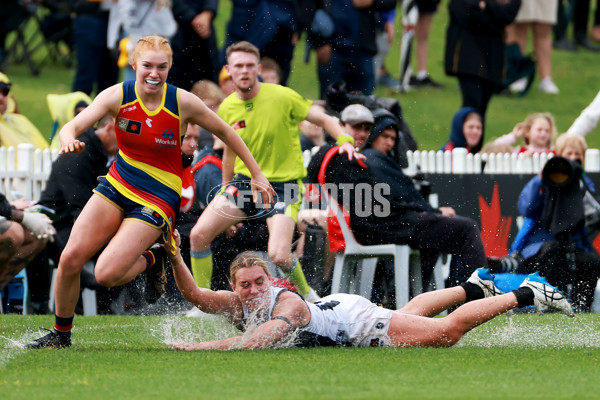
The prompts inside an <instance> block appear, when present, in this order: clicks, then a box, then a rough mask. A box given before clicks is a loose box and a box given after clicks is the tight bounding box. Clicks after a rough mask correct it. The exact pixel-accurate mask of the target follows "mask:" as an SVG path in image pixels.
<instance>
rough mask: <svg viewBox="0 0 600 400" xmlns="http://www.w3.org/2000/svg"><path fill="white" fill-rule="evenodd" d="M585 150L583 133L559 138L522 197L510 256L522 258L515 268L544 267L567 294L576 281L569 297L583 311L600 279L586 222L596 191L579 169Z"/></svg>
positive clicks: (524, 270)
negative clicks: (588, 198)
mask: <svg viewBox="0 0 600 400" xmlns="http://www.w3.org/2000/svg"><path fill="white" fill-rule="evenodd" d="M586 148H587V146H586V144H585V140H583V138H582V137H580V136H577V135H569V134H567V135H561V136H560V137H559V139H558V140H557V157H554V158H553V159H552V163H551V162H548V163H547V164H546V166H545V167H544V170H543V171H542V174H541V175H538V176H535V177H534V178H533V179H531V180H530V181H529V182H528V183H527V184H526V185H525V187H524V188H523V191H522V192H521V195H520V196H519V204H518V206H519V212H520V213H521V215H523V216H524V217H525V218H526V219H525V222H524V223H523V226H522V227H521V229H520V230H519V233H518V234H517V237H516V238H515V240H514V242H513V244H512V246H511V248H510V254H511V258H513V259H517V260H518V262H517V263H516V264H515V267H514V268H515V270H514V272H517V273H528V272H527V271H531V270H533V269H535V268H540V272H542V273H545V274H547V276H549V277H552V278H549V279H554V281H555V282H556V284H557V286H558V288H559V289H560V290H563V291H564V292H565V293H568V292H569V285H571V284H572V292H571V299H572V300H573V303H574V306H575V307H576V309H577V310H578V311H581V312H589V311H590V307H591V305H592V302H593V300H594V289H595V287H596V284H597V282H598V278H599V277H600V256H598V254H597V253H596V252H595V251H594V250H593V248H592V246H591V244H590V241H589V238H588V236H587V231H586V229H585V226H584V206H583V201H584V195H585V192H586V191H591V192H593V190H594V189H593V188H594V186H593V183H592V182H591V180H590V179H589V178H588V177H586V176H585V175H584V173H583V169H582V167H581V166H582V165H583V164H584V163H585V150H586ZM563 157H565V158H563ZM556 176H560V179H559V180H556V178H555V177H556ZM580 180H582V181H583V182H584V184H583V185H580Z"/></svg>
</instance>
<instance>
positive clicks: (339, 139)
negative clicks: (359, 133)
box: [337, 133, 354, 146]
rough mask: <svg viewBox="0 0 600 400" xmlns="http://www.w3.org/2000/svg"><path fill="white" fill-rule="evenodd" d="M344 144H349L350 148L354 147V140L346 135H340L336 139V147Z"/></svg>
mask: <svg viewBox="0 0 600 400" xmlns="http://www.w3.org/2000/svg"><path fill="white" fill-rule="evenodd" d="M344 143H350V144H351V145H352V146H354V138H353V137H352V136H350V135H348V134H347V133H342V134H340V135H339V136H338V137H337V144H338V146H341V145H343V144H344Z"/></svg>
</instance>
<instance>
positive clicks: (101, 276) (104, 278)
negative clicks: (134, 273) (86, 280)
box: [94, 268, 119, 288]
mask: <svg viewBox="0 0 600 400" xmlns="http://www.w3.org/2000/svg"><path fill="white" fill-rule="evenodd" d="M94 276H95V277H96V281H97V282H98V284H100V285H102V286H104V287H107V288H111V287H115V286H118V285H119V281H118V279H117V277H115V276H113V275H112V274H110V272H109V271H107V270H106V269H102V268H95V269H94Z"/></svg>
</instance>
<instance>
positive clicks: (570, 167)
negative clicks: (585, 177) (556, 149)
mask: <svg viewBox="0 0 600 400" xmlns="http://www.w3.org/2000/svg"><path fill="white" fill-rule="evenodd" d="M582 174H583V168H582V167H581V164H579V163H578V162H576V161H571V160H569V159H567V158H564V157H560V156H556V157H552V158H551V159H550V160H548V162H547V163H546V165H544V169H543V170H542V183H543V184H544V186H546V187H548V188H550V189H559V190H564V189H568V188H570V187H571V186H572V185H573V184H578V183H579V179H581V176H582Z"/></svg>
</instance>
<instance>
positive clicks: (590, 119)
mask: <svg viewBox="0 0 600 400" xmlns="http://www.w3.org/2000/svg"><path fill="white" fill-rule="evenodd" d="M599 121H600V91H599V92H598V94H597V95H596V97H595V98H594V100H593V101H592V102H591V103H590V104H589V105H588V106H587V107H586V108H585V109H584V110H583V111H582V112H581V114H580V115H579V117H577V119H576V120H575V121H574V122H573V125H571V127H570V128H569V130H568V131H567V133H571V134H575V135H579V136H586V135H587V134H588V133H590V132H591V131H593V130H594V129H595V128H596V127H597V126H598V122H599Z"/></svg>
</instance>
